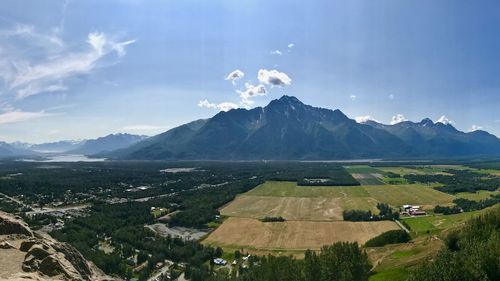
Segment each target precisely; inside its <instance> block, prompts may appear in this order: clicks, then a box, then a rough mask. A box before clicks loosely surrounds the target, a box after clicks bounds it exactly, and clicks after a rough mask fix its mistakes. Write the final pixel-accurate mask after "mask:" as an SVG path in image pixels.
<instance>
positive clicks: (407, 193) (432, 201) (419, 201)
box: [363, 184, 455, 208]
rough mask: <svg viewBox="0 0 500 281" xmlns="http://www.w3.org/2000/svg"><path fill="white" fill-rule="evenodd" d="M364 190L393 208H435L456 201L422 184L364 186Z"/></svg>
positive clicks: (450, 196) (451, 196)
mask: <svg viewBox="0 0 500 281" xmlns="http://www.w3.org/2000/svg"><path fill="white" fill-rule="evenodd" d="M363 188H364V189H365V190H366V191H367V192H368V193H369V194H370V196H371V197H373V198H375V199H376V200H377V201H378V202H384V203H388V204H390V205H392V206H401V205H404V204H413V205H422V206H424V207H425V208H433V207H434V206H435V205H439V204H441V205H444V204H451V203H452V201H453V199H455V197H454V196H453V195H450V194H447V193H444V192H441V191H437V190H435V189H433V188H432V187H428V186H426V185H421V184H408V185H379V186H364V187H363Z"/></svg>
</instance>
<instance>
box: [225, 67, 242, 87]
mask: <svg viewBox="0 0 500 281" xmlns="http://www.w3.org/2000/svg"><path fill="white" fill-rule="evenodd" d="M244 76H245V73H243V71H241V70H239V69H236V70H234V71H232V72H231V73H229V74H228V75H227V76H226V79H225V80H231V83H233V85H234V84H236V81H238V80H240V79H241V78H243V77H244Z"/></svg>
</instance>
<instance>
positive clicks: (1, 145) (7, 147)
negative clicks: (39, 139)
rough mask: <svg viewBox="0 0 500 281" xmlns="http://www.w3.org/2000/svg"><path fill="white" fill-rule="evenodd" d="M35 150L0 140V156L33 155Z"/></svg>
mask: <svg viewBox="0 0 500 281" xmlns="http://www.w3.org/2000/svg"><path fill="white" fill-rule="evenodd" d="M33 154H36V153H35V152H33V151H31V150H29V149H27V148H23V147H16V146H14V145H11V144H8V143H6V142H3V141H0V158H6V157H16V156H25V155H33Z"/></svg>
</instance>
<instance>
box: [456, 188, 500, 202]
mask: <svg viewBox="0 0 500 281" xmlns="http://www.w3.org/2000/svg"><path fill="white" fill-rule="evenodd" d="M497 194H500V191H498V190H496V191H487V190H479V191H476V192H459V193H457V194H455V196H456V197H458V198H464V199H469V200H474V201H480V200H483V199H488V198H490V197H491V196H492V195H497Z"/></svg>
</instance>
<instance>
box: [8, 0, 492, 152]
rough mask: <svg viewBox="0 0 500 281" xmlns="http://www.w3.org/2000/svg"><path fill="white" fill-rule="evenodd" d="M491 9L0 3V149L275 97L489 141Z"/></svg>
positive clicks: (426, 0)
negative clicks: (2, 144) (476, 134)
mask: <svg viewBox="0 0 500 281" xmlns="http://www.w3.org/2000/svg"><path fill="white" fill-rule="evenodd" d="M499 34H500V3H498V1H493V0H492V1H459V0H449V1H446V0H442V1H433V0H412V1H400V0H391V1H389V0H387V1H383V0H366V1H355V0H354V1H332V0H325V1H293V0H286V1H281V0H276V1H261V0H253V1H251V0H247V1H245V0H226V1H220V0H211V1H191V0H183V1H174V0H164V1H159V0H158V1H153V0H150V1H139V0H107V1H105V0H86V1H71V0H68V1H65V0H60V1H58V0H53V1H39V0H30V1H27V0H26V1H25V0H2V3H1V4H0V140H2V141H7V142H13V141H23V142H31V143H42V142H49V141H56V140H67V139H88V138H96V137H100V136H104V135H107V134H110V133H118V132H127V133H133V134H144V135H154V134H158V133H161V132H163V131H166V130H168V129H170V128H173V127H176V126H178V125H181V124H183V123H186V122H189V121H192V120H195V119H200V118H209V117H211V116H213V115H215V114H216V113H217V112H219V111H221V110H229V109H231V108H235V107H243V108H253V107H256V106H265V105H266V104H268V103H269V102H270V101H271V100H273V99H276V98H279V97H281V96H282V95H285V94H286V95H291V96H296V97H297V98H299V99H300V100H301V101H303V102H304V103H306V104H311V105H314V106H318V107H324V108H331V109H340V110H342V111H343V112H344V113H345V114H346V115H348V116H349V117H351V118H353V119H354V118H356V120H358V121H360V122H361V121H363V120H367V119H374V120H377V121H379V122H382V123H387V124H389V123H397V122H401V121H404V120H412V121H420V120H421V119H423V118H426V117H428V118H431V119H432V120H434V121H435V122H438V121H439V122H443V123H451V124H453V125H454V126H455V127H456V128H458V129H460V130H463V131H472V130H477V129H483V130H486V131H489V132H491V133H493V134H495V135H497V136H500V36H499Z"/></svg>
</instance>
